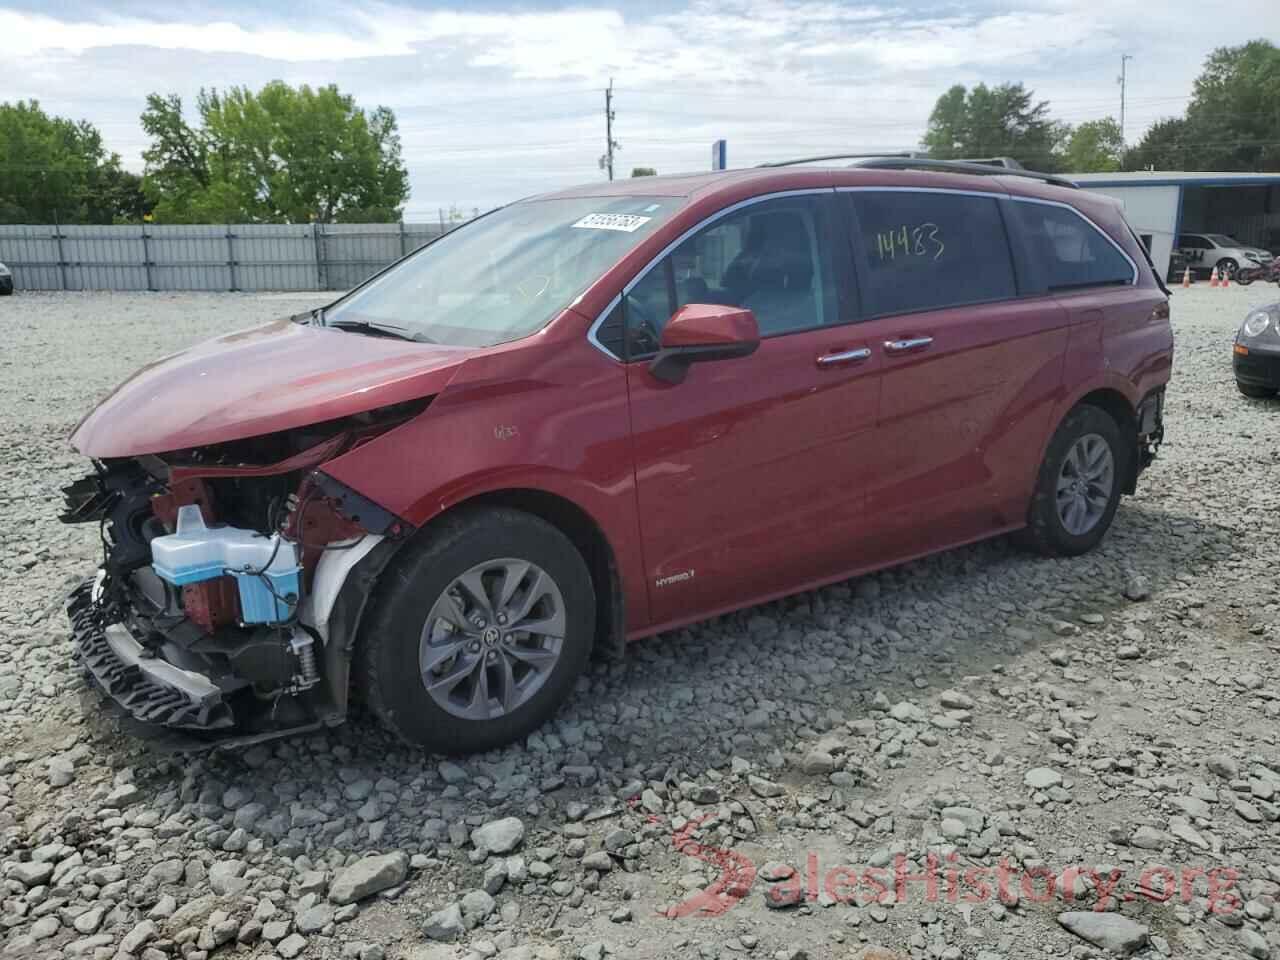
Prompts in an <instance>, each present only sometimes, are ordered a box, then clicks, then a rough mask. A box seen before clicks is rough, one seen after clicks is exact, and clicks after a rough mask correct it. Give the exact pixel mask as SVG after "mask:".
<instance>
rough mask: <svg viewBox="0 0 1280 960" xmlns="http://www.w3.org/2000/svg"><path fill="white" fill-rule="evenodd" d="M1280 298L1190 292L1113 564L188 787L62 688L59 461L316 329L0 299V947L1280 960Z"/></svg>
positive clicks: (855, 613) (421, 958) (718, 638)
mask: <svg viewBox="0 0 1280 960" xmlns="http://www.w3.org/2000/svg"><path fill="white" fill-rule="evenodd" d="M1273 293H1274V291H1268V290H1264V289H1258V288H1257V287H1254V288H1249V289H1241V288H1238V287H1237V288H1234V289H1231V290H1228V291H1218V290H1211V289H1208V288H1207V287H1206V286H1204V285H1201V286H1199V287H1197V288H1194V289H1192V290H1191V291H1187V292H1183V291H1181V290H1180V291H1177V294H1176V296H1175V298H1174V325H1175V330H1176V334H1177V342H1178V347H1177V351H1178V352H1177V361H1176V372H1175V377H1174V382H1173V385H1172V388H1171V390H1170V394H1169V401H1168V411H1167V430H1168V442H1167V444H1166V445H1165V447H1164V449H1163V450H1162V451H1161V455H1160V459H1159V460H1158V461H1157V462H1156V464H1155V465H1154V466H1153V467H1152V468H1151V469H1150V471H1149V472H1148V473H1147V474H1146V475H1145V477H1144V478H1143V482H1142V488H1141V490H1140V492H1139V494H1138V496H1136V497H1133V498H1130V499H1128V500H1126V501H1125V503H1124V504H1123V505H1122V506H1121V509H1120V511H1119V513H1118V515H1117V518H1116V523H1115V526H1114V527H1113V529H1112V532H1111V535H1110V536H1109V537H1108V539H1107V540H1106V541H1105V542H1104V544H1103V546H1102V548H1101V549H1099V550H1098V551H1097V552H1095V553H1094V554H1092V555H1090V556H1088V557H1084V558H1080V559H1076V560H1048V559H1042V558H1036V557H1031V556H1027V555H1025V554H1022V553H1020V552H1018V551H1017V550H1015V549H1014V548H1012V547H1011V546H1010V545H1009V544H1008V543H1007V542H1005V541H1003V540H997V541H992V542H989V543H985V544H980V545H977V546H974V547H969V548H966V549H962V550H957V551H953V552H951V553H947V554H945V555H942V556H939V557H935V558H932V559H929V560H925V561H920V562H916V563H912V564H908V565H906V566H903V567H899V568H897V569H894V570H891V571H887V572H884V573H881V574H879V575H876V576H872V577H866V578H862V579H860V580H856V581H851V582H848V583H844V584H840V585H837V586H832V587H828V588H826V589H823V590H819V591H815V592H812V593H806V594H802V595H799V596H796V597H792V598H790V599H787V600H783V601H779V602H777V603H772V604H768V605H765V606H761V607H756V608H753V609H750V610H746V611H743V612H741V613H738V614H734V615H731V616H727V617H722V618H720V619H718V620H716V621H712V622H709V623H706V624H703V625H700V626H697V627H695V628H692V629H688V630H682V631H679V632H677V633H672V634H667V635H664V636H661V637H657V638H654V639H652V640H649V641H645V642H642V643H640V644H638V645H637V646H634V647H632V648H631V651H630V654H629V656H628V657H627V658H626V659H625V660H624V661H621V662H619V663H614V664H608V665H606V664H598V665H595V666H593V667H592V669H591V671H590V673H589V675H588V676H586V677H584V678H583V679H582V680H581V682H580V684H579V686H578V690H577V694H576V696H575V697H574V699H573V701H572V702H571V703H570V704H569V705H568V706H567V707H566V708H565V709H564V710H562V711H561V713H560V715H559V716H558V718H557V719H556V720H555V721H554V722H553V723H552V724H550V725H549V726H547V727H546V728H545V729H544V730H542V731H541V732H540V733H538V734H536V735H534V736H533V737H531V738H530V739H529V741H528V742H527V743H526V744H524V745H522V746H519V747H512V748H509V749H506V750H503V751H500V752H497V753H493V754H489V755H485V756H477V757H473V758H469V759H467V760H465V761H458V762H448V761H441V760H440V759H439V758H435V757H431V756H427V755H424V754H422V753H418V752H414V751H411V750H408V749H406V748H405V747H403V746H401V745H399V744H398V743H395V742H392V741H391V740H390V739H388V738H387V737H386V736H385V735H384V734H383V733H382V732H381V731H380V730H379V729H378V728H377V727H376V726H375V725H374V724H373V723H372V722H371V721H369V720H367V719H363V718H356V719H355V720H353V722H351V723H350V724H348V725H347V726H346V727H344V728H341V729H338V730H334V731H332V732H330V733H327V734H325V735H317V736H312V737H307V738H299V739H293V740H287V741H282V742H275V743H271V744H268V745H261V746H258V747H254V748H252V749H248V750H245V751H242V752H240V753H238V754H235V755H216V754H215V755H200V756H191V755H173V754H170V755H165V754H161V753H158V752H157V751H156V750H155V749H154V748H151V747H147V746H146V745H145V744H143V743H142V742H140V741H139V740H138V739H137V738H135V737H133V736H131V735H129V734H128V733H127V732H124V731H122V730H121V729H120V728H119V727H118V726H117V725H116V724H115V722H114V721H110V720H108V719H106V718H104V717H103V716H102V715H101V713H100V712H99V711H98V709H97V705H96V700H95V699H94V698H93V697H92V696H87V695H86V694H85V692H84V685H83V683H82V681H81V680H80V679H79V677H78V676H77V674H76V672H75V671H74V670H73V669H72V668H71V667H70V665H69V656H68V641H67V627H66V624H65V621H64V617H63V615H62V612H61V609H60V604H61V599H62V596H63V594H64V592H65V591H66V590H67V588H68V587H69V586H70V585H71V584H72V583H73V582H75V581H76V580H77V579H78V578H80V577H82V576H84V575H85V574H86V572H88V571H90V570H91V569H92V567H93V565H94V562H95V558H96V556H97V555H98V546H97V543H96V539H95V537H96V534H95V532H94V531H91V530H89V529H86V528H83V527H64V526H62V525H60V524H59V523H58V521H57V516H56V515H57V512H58V508H59V502H60V499H59V494H58V488H59V487H60V485H62V484H64V483H67V482H69V481H70V480H72V479H75V478H76V477H78V476H79V475H80V474H82V473H83V471H84V464H83V463H82V462H81V461H80V459H79V458H78V457H77V456H76V455H75V454H74V453H73V452H72V451H71V450H70V449H69V447H68V445H67V443H66V440H65V437H66V435H67V433H68V432H69V430H70V429H71V427H72V426H73V425H74V423H75V422H76V421H77V419H78V418H79V417H80V415H81V414H82V413H83V412H84V411H85V410H86V409H87V408H88V407H89V405H90V404H91V403H92V402H93V401H94V400H95V399H96V398H99V397H101V396H102V395H103V394H104V393H106V392H107V391H108V390H109V389H110V388H111V387H112V385H114V384H115V383H116V382H117V381H119V380H120V379H121V378H122V377H124V376H125V375H126V374H127V373H129V372H130V371H131V370H132V369H134V368H135V367H137V366H138V365H140V364H142V363H144V362H147V361H149V360H151V359H153V358H154V357H156V356H159V355H161V354H164V353H166V352H168V351H171V350H174V349H177V348H179V347H181V346H183V345H185V344H187V343H190V342H192V341H194V340H197V339H199V338H203V337H205V336H208V335H212V334H214V333H217V332H220V331H224V330H230V329H234V328H236V327H240V326H245V325H248V324H249V323H252V322H256V321H258V320H263V319H266V318H269V317H272V316H275V315H278V314H282V313H289V312H296V311H298V310H300V309H303V308H305V307H307V306H310V305H312V304H314V303H315V302H318V301H312V300H307V299H305V298H297V297H293V298H289V299H288V302H286V301H285V299H284V298H271V297H264V296H248V295H198V294H181V295H167V294H157V295H111V294H83V295H76V294H67V295H46V296H41V295H19V296H15V297H13V298H11V299H6V300H3V301H0V331H2V332H3V337H4V340H3V342H4V347H3V352H2V353H0V367H2V373H3V376H2V378H0V388H2V390H3V393H2V394H0V432H2V443H0V451H2V452H0V457H3V469H0V878H2V879H0V897H2V898H3V903H2V905H0V930H3V934H2V939H3V940H4V942H5V946H4V947H3V951H4V952H5V953H6V954H8V955H14V956H20V957H59V956H66V957H97V958H104V960H105V958H109V957H139V958H145V960H164V958H166V957H185V958H203V957H206V956H208V955H210V954H213V953H216V954H217V955H219V956H242V957H250V956H252V957H268V956H274V955H277V954H278V955H280V956H283V957H286V958H287V957H295V956H304V957H349V958H362V960H376V958H378V957H380V956H384V955H385V956H386V957H391V958H396V957H407V958H413V960H443V958H454V957H458V958H461V957H473V958H481V957H490V956H495V955H496V956H499V957H501V958H534V957H537V958H564V960H574V958H579V957H581V958H587V960H599V958H603V957H606V956H615V957H619V958H626V957H679V958H685V957H699V958H725V960H728V958H733V957H744V958H745V957H756V958H768V957H772V958H789V960H799V958H802V957H805V956H807V957H810V958H828V957H830V958H860V960H899V958H906V957H912V958H926V957H927V958H934V960H938V958H946V960H960V958H965V960H1024V958H1041V957H1045V958H1048V957H1055V958H1059V957H1075V958H1085V957H1095V956H1103V955H1107V953H1106V952H1107V951H1108V950H1111V951H1114V952H1115V953H1129V954H1131V955H1133V956H1138V957H1146V958H1154V957H1157V956H1178V957H1196V958H1209V957H1213V958H1231V957H1254V958H1267V957H1271V958H1273V960H1275V958H1280V921H1278V919H1277V910H1278V909H1280V908H1277V906H1276V899H1277V896H1280V746H1278V745H1277V740H1278V737H1280V656H1278V654H1280V607H1278V606H1277V602H1276V593H1275V586H1276V581H1275V571H1276V569H1277V561H1278V560H1280V537H1278V536H1277V533H1278V532H1280V520H1277V513H1276V510H1275V507H1274V504H1275V496H1276V495H1275V483H1276V477H1277V475H1278V473H1277V461H1278V460H1280V443H1278V442H1277V440H1278V439H1280V403H1277V402H1274V401H1272V402H1257V401H1249V400H1246V399H1245V398H1243V397H1241V396H1240V395H1238V394H1237V392H1236V390H1235V388H1234V386H1233V383H1232V380H1231V371H1230V342H1231V338H1232V335H1233V332H1234V330H1235V327H1236V325H1237V324H1238V323H1239V321H1240V320H1241V319H1242V318H1243V316H1244V314H1245V312H1246V310H1247V308H1248V307H1249V306H1250V305H1252V304H1258V303H1261V302H1265V301H1266V300H1267V299H1270V298H1271V296H1270V294H1273ZM931 857H932V858H933V859H932V861H931V859H930V858H931ZM931 862H932V863H933V864H935V866H933V867H931V866H930V864H931ZM836 868H845V869H844V870H843V871H841V870H837V869H836ZM1113 871H1114V872H1113ZM931 872H932V873H934V874H936V878H937V879H936V885H934V884H931V883H930V881H929V880H927V879H926V878H927V877H928V876H929V875H930V873H931ZM896 874H901V875H903V884H902V889H895V888H896V887H897V886H898V882H897V877H896ZM722 875H723V876H726V877H728V880H727V881H723V882H718V880H717V878H720V877H722ZM1232 878H1234V881H1233V880H1232ZM877 881H879V886H878V887H877ZM1051 881H1052V886H1051V885H1050V884H1051ZM698 891H707V892H706V893H705V894H703V895H699V893H698ZM1166 895H1168V896H1167V897H1166ZM688 898H692V899H688ZM1073 900H1074V901H1075V902H1072V901H1073Z"/></svg>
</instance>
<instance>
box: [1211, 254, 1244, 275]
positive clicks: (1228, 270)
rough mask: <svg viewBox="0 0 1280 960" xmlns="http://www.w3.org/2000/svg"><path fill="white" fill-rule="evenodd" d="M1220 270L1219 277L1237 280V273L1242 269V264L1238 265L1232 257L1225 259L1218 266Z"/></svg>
mask: <svg viewBox="0 0 1280 960" xmlns="http://www.w3.org/2000/svg"><path fill="white" fill-rule="evenodd" d="M1216 266H1217V268H1218V277H1219V278H1222V277H1226V278H1227V279H1228V280H1234V279H1235V278H1236V272H1237V271H1238V270H1239V269H1240V264H1238V263H1236V262H1235V261H1234V260H1232V259H1231V258H1230V257H1223V258H1222V259H1221V260H1219V261H1218V262H1217V264H1216Z"/></svg>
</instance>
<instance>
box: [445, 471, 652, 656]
mask: <svg viewBox="0 0 1280 960" xmlns="http://www.w3.org/2000/svg"><path fill="white" fill-rule="evenodd" d="M486 506H491V507H508V508H510V509H513V510H522V511H524V512H525V513H529V514H532V515H533V516H535V517H538V518H539V519H541V520H544V521H546V522H547V523H549V524H551V525H552V526H553V527H555V528H556V529H557V530H559V531H560V532H561V533H563V534H564V535H565V536H566V537H568V538H569V540H570V542H571V543H572V544H573V545H574V547H575V548H576V549H577V551H578V553H580V554H581V555H582V559H583V561H584V562H585V563H586V565H587V570H588V572H590V574H591V585H592V587H593V588H594V589H595V594H596V632H595V640H594V644H593V648H592V652H593V653H594V654H596V655H604V656H607V657H612V656H617V655H619V654H621V652H622V648H623V646H624V645H625V642H626V641H625V637H626V616H625V610H624V605H623V599H622V583H621V577H620V575H619V573H618V561H617V556H616V554H615V553H614V550H613V546H612V544H610V543H609V538H608V537H606V536H605V533H604V530H603V528H602V527H601V526H600V524H599V523H597V522H596V520H595V518H594V517H592V516H591V514H589V513H588V512H587V511H586V510H584V509H583V508H582V507H581V506H579V505H578V504H576V503H574V502H573V501H572V500H569V499H567V498H566V497H563V496H560V495H559V494H556V493H550V492H548V491H546V490H539V489H536V488H531V487H513V488H508V489H502V490H490V491H487V492H485V493H480V494H477V495H475V496H473V497H470V498H468V499H466V500H462V501H459V502H458V503H456V504H452V505H451V506H450V507H449V508H448V509H447V510H445V511H444V512H443V513H441V514H439V515H438V516H437V517H433V518H432V522H435V520H438V519H440V518H441V517H446V516H449V515H451V514H453V512H454V511H456V510H460V509H476V508H483V507H486ZM430 526H431V524H428V525H427V527H428V528H430Z"/></svg>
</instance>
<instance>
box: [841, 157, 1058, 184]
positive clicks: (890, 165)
mask: <svg viewBox="0 0 1280 960" xmlns="http://www.w3.org/2000/svg"><path fill="white" fill-rule="evenodd" d="M853 166H855V167H863V168H866V169H871V170H939V171H945V172H950V173H973V174H978V175H979V176H987V177H1026V178H1027V179H1028V180H1041V181H1043V182H1044V183H1049V184H1052V185H1053V186H1055V187H1070V188H1071V189H1073V190H1074V189H1078V184H1076V183H1075V182H1074V181H1072V180H1068V179H1066V178H1065V177H1057V176H1054V175H1053V174H1051V173H1037V172H1036V171H1034V170H1020V169H1014V168H1012V167H1004V166H995V165H993V164H990V163H975V162H972V161H969V160H932V159H930V158H928V157H870V158H868V159H865V160H860V161H859V162H858V163H855V164H853Z"/></svg>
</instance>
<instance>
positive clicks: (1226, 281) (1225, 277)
mask: <svg viewBox="0 0 1280 960" xmlns="http://www.w3.org/2000/svg"><path fill="white" fill-rule="evenodd" d="M1219 286H1220V287H1224V288H1225V287H1229V286H1231V275H1230V274H1229V273H1227V271H1225V270H1223V271H1222V283H1220V284H1219Z"/></svg>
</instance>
